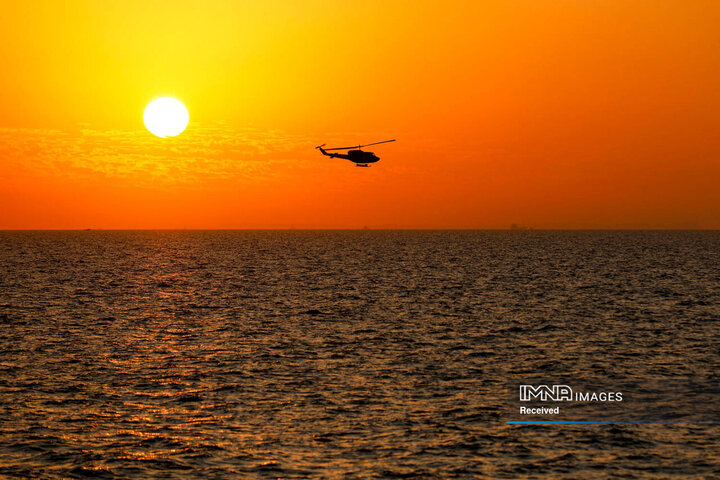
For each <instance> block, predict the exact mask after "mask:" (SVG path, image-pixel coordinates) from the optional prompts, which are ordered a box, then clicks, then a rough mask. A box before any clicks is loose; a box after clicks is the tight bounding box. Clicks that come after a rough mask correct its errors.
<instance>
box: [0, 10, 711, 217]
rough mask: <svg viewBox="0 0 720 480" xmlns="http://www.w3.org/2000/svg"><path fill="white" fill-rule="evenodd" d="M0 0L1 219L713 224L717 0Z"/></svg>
mask: <svg viewBox="0 0 720 480" xmlns="http://www.w3.org/2000/svg"><path fill="white" fill-rule="evenodd" d="M3 9H4V11H3V15H2V17H0V64H1V65H2V75H0V97H1V98H2V103H1V105H0V229H65V228H68V229H73V228H123V229H124V228H362V227H365V226H367V227H370V228H507V227H508V226H510V225H511V224H518V225H523V226H528V227H533V228H713V229H717V228H720V135H719V132H720V31H719V30H718V25H720V2H716V1H700V0H698V1H688V0H678V1H662V0H652V1H640V0H638V1H611V0H607V1H582V0H576V1H570V0H555V1H538V0H528V1H521V0H498V1H479V0H478V1H468V2H460V1H445V2H440V1H424V0H423V1H417V0H416V1H412V2H411V1H402V2H401V1H392V0H390V1H388V0H384V1H356V2H346V1H305V0H284V1H280V0H276V1H272V0H270V1H262V2H260V1H257V2H245V1H242V2H241V1H236V2H231V1H218V0H203V1H177V0H174V1H117V2H92V1H87V2H79V1H71V0H66V1H62V2H53V1H47V2H40V1H38V2H6V3H5V4H4V5H3ZM160 96H171V97H174V98H177V99H178V100H180V101H182V102H183V103H184V104H185V105H186V106H187V108H188V110H189V112H190V124H189V125H188V127H187V129H186V130H185V132H184V133H182V134H181V135H179V136H177V137H173V138H166V139H162V138H158V137H155V136H153V135H152V134H151V133H150V132H148V130H147V129H146V128H145V126H144V124H143V110H144V109H145V107H146V105H147V104H148V103H149V102H150V101H151V100H153V99H154V98H156V97H160ZM390 138H396V139H397V142H395V143H389V144H386V145H379V146H377V147H373V148H369V150H372V151H374V152H375V153H376V154H378V155H379V156H380V157H381V161H380V162H379V163H377V164H375V165H373V166H372V167H370V168H357V167H355V166H353V164H351V163H350V162H348V161H345V160H339V159H330V158H328V157H323V156H321V155H320V154H319V153H318V151H317V150H315V149H314V147H315V146H316V145H318V144H322V143H326V144H328V146H336V145H338V146H344V145H352V144H356V143H369V142H374V141H379V140H385V139H390Z"/></svg>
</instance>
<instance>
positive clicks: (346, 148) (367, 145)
mask: <svg viewBox="0 0 720 480" xmlns="http://www.w3.org/2000/svg"><path fill="white" fill-rule="evenodd" d="M394 141H395V140H383V141H382V142H375V143H366V144H365V145H354V146H352V147H335V148H326V149H325V150H351V149H353V148H362V147H369V146H370V145H378V144H380V143H388V142H394Z"/></svg>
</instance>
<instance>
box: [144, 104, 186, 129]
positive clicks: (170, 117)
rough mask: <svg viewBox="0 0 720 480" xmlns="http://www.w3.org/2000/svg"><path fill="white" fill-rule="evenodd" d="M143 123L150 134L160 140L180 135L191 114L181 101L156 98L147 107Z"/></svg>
mask: <svg viewBox="0 0 720 480" xmlns="http://www.w3.org/2000/svg"><path fill="white" fill-rule="evenodd" d="M143 121H144V122H145V126H146V127H147V129H148V130H150V133H152V134H153V135H155V136H158V137H160V138H165V137H174V136H176V135H180V134H181V133H182V132H183V131H184V130H185V127H187V125H188V122H189V121H190V114H189V113H188V111H187V108H185V105H183V104H182V102H181V101H180V100H176V99H174V98H172V97H160V98H156V99H155V100H153V101H152V102H150V103H149V104H148V106H147V107H145V113H144V114H143Z"/></svg>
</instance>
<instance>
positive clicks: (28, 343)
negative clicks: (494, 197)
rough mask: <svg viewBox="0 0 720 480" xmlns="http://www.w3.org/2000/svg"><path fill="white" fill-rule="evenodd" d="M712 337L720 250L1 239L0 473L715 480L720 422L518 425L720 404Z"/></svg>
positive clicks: (129, 235) (394, 236)
mask: <svg viewBox="0 0 720 480" xmlns="http://www.w3.org/2000/svg"><path fill="white" fill-rule="evenodd" d="M719 320H720V233H719V232H654V231H647V232H549V231H548V232H545V231H274V232H261V231H252V232H250V231H248V232H244V231H158V232H153V231H117V232H113V231H85V232H0V477H8V478H15V477H19V478H26V477H27V478H68V477H69V478H80V477H94V478H154V477H161V478H329V479H335V478H337V479H340V478H539V479H550V478H585V479H595V478H598V479H599V478H623V479H633V478H637V479H659V478H708V479H710V478H720V427H718V425H713V424H682V425H626V424H621V425H579V426H578V425H553V426H516V425H508V424H507V421H508V420H511V419H515V420H517V419H518V418H517V415H515V414H514V412H515V410H516V406H517V404H513V403H512V401H511V400H510V398H511V397H510V396H509V394H508V392H509V391H511V390H512V388H511V387H509V386H508V385H512V384H517V383H518V382H519V383H522V381H523V380H524V379H528V378H539V379H555V378H563V379H576V380H577V382H584V381H588V379H592V381H593V382H596V383H598V384H600V385H601V386H603V388H607V389H613V388H615V387H617V386H618V384H619V383H620V382H625V383H623V385H625V387H624V388H627V382H628V381H630V382H632V381H634V380H638V381H643V382H647V381H652V382H655V384H656V385H660V386H662V385H672V384H677V383H679V382H682V381H687V380H688V379H689V380H690V381H691V382H692V383H693V388H695V389H696V390H697V391H700V392H706V394H708V395H710V397H709V400H710V402H709V403H712V401H713V400H717V401H718V402H716V403H720V395H717V392H718V390H717V386H718V383H719V382H718V380H719V379H720V378H719V377H720V375H719V374H718V372H719V371H720V368H719V367H720V353H718V352H720V348H718V347H719V346H720V335H719V333H720V326H719V325H718V321H719ZM570 381H571V380H570ZM615 382H618V383H615ZM668 395H670V393H668ZM705 399H706V400H708V398H707V396H706V398H705ZM676 400H677V399H672V398H670V397H664V396H662V395H660V396H659V397H658V398H657V401H656V402H655V403H654V404H652V405H650V404H647V405H635V406H634V407H633V409H632V410H631V411H624V412H623V415H625V417H624V418H632V416H633V415H639V416H642V415H644V416H643V417H642V418H648V417H647V415H649V414H648V413H647V412H648V411H651V412H654V413H653V415H654V414H657V415H662V414H663V412H665V413H666V414H669V415H670V416H669V417H668V416H667V415H666V416H665V417H663V418H680V419H683V418H692V419H695V420H697V419H702V418H709V419H711V420H717V419H718V418H717V416H716V414H717V412H711V411H705V410H704V409H705V408H707V406H708V404H709V403H708V402H706V403H702V402H700V403H698V404H697V405H696V406H693V405H687V404H686V403H687V402H683V401H682V399H680V401H679V402H678V401H676ZM673 402H675V403H673ZM678 405H681V406H680V407H678ZM677 408H681V409H682V408H685V409H686V412H684V413H683V415H685V414H687V416H682V415H681V416H678V417H673V416H672V413H673V412H675V411H676V409H677ZM601 413H602V412H600V414H601ZM513 415H514V416H513ZM638 418H640V417H638Z"/></svg>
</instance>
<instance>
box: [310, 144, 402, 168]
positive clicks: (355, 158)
mask: <svg viewBox="0 0 720 480" xmlns="http://www.w3.org/2000/svg"><path fill="white" fill-rule="evenodd" d="M394 141H395V140H383V141H382V142H375V143H366V144H365V145H357V146H355V147H335V148H323V147H324V146H325V144H324V143H323V144H322V145H318V146H317V147H315V148H317V149H318V150H320V151H321V152H322V154H323V155H327V156H328V157H330V158H344V159H345V160H350V161H351V162H353V163H355V166H356V167H369V166H370V165H368V164H369V163H375V162H377V161H378V160H380V157H378V156H377V155H375V154H374V153H373V152H366V151H363V150H361V148H362V147H369V146H370V145H378V144H380V143H388V142H394ZM329 150H348V152H347V153H327V152H328V151H329Z"/></svg>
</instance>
